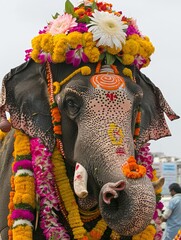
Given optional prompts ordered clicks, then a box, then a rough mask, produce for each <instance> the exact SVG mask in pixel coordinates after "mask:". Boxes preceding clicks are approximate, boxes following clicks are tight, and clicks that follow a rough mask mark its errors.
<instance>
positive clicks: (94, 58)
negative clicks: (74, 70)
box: [84, 47, 100, 63]
mask: <svg viewBox="0 0 181 240" xmlns="http://www.w3.org/2000/svg"><path fill="white" fill-rule="evenodd" d="M84 53H85V54H86V55H87V57H88V58H89V61H90V62H91V63H95V62H98V61H99V56H100V52H99V49H98V48H97V47H93V48H90V47H85V48H84Z"/></svg>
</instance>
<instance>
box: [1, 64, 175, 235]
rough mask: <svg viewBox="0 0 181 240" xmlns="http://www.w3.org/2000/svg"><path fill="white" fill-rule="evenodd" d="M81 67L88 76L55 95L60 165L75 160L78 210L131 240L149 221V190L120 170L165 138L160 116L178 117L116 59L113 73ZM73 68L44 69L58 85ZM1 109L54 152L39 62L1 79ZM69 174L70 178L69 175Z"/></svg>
mask: <svg viewBox="0 0 181 240" xmlns="http://www.w3.org/2000/svg"><path fill="white" fill-rule="evenodd" d="M81 66H82V65H81ZM86 66H89V67H90V69H91V73H90V75H86V76H85V75H81V74H80V73H78V74H75V75H74V76H73V75H72V77H69V78H70V80H69V81H68V82H66V83H65V84H63V85H62V86H61V90H60V92H59V93H57V95H56V97H55V99H56V102H57V104H58V107H59V110H60V111H61V117H62V119H61V125H62V143H63V149H64V154H65V159H66V160H65V161H66V163H67V168H72V167H73V168H74V167H75V165H76V163H79V164H81V165H82V166H83V167H84V168H85V169H86V172H87V176H88V183H87V188H88V189H87V190H88V195H87V196H86V197H85V198H84V199H78V202H79V205H80V206H81V208H83V209H91V208H93V207H95V206H96V205H98V206H99V208H100V212H101V215H102V218H103V219H104V220H105V221H106V223H107V224H108V226H109V227H110V228H111V229H113V230H115V231H117V232H118V233H120V234H121V235H122V236H132V235H135V234H137V233H139V232H140V231H142V230H143V229H145V227H146V226H147V225H148V224H149V222H150V220H151V219H152V216H153V213H154V210H155V192H154V188H153V185H152V183H151V181H150V180H149V178H148V177H147V176H146V175H144V176H142V177H140V178H138V179H133V178H129V177H127V176H126V175H125V174H124V172H123V166H125V164H126V163H127V160H128V159H129V158H130V156H135V154H136V152H137V151H138V150H139V148H140V147H141V146H142V145H143V144H144V143H146V142H147V141H149V140H150V139H155V140H156V139H159V138H161V137H165V136H168V135H170V131H169V129H168V127H167V124H166V121H165V118H164V112H165V113H166V114H167V115H168V117H169V118H170V119H171V120H173V119H176V118H178V116H177V115H176V114H175V113H174V112H173V111H172V110H171V108H170V107H169V105H168V104H167V102H166V101H165V99H164V98H163V96H162V94H161V92H160V90H159V89H158V88H157V87H156V86H155V85H154V84H153V83H152V82H151V81H150V80H149V79H148V78H147V77H146V76H145V75H143V74H142V73H141V72H140V71H139V70H138V69H136V68H135V69H133V72H134V73H135V75H134V81H133V80H131V79H130V78H129V77H126V76H124V75H123V74H122V69H123V65H122V64H121V63H120V62H115V66H116V68H117V71H116V73H115V72H114V71H113V70H112V68H111V67H110V66H102V68H101V70H100V71H99V73H95V72H96V65H95V64H91V63H89V64H86ZM73 70H75V69H74V68H73V67H72V66H70V65H67V64H65V63H61V64H51V72H52V77H53V80H54V81H56V82H60V83H61V82H64V79H67V76H69V75H70V73H71V72H73ZM1 111H2V114H3V112H4V111H8V112H9V113H10V116H11V123H12V126H13V127H14V128H17V129H21V130H22V131H23V132H25V133H26V134H27V135H29V136H30V137H40V138H41V140H42V141H43V142H44V144H45V145H46V146H47V147H48V148H49V149H50V150H51V151H53V148H54V145H55V137H54V134H53V126H52V121H51V114H50V107H49V99H48V92H47V81H46V68H45V65H41V64H37V63H35V62H34V61H32V60H30V61H29V62H27V63H25V64H23V65H21V66H19V67H18V68H15V69H13V70H11V72H10V73H9V74H7V75H6V76H5V78H4V81H3V89H2V99H1ZM138 111H139V112H141V114H142V116H141V122H140V134H139V136H138V138H137V139H135V140H134V138H133V136H134V130H135V124H136V116H137V113H138ZM70 166H71V167H70ZM68 174H69V177H70V179H72V177H71V173H70V171H68Z"/></svg>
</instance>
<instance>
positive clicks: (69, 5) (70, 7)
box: [65, 0, 74, 15]
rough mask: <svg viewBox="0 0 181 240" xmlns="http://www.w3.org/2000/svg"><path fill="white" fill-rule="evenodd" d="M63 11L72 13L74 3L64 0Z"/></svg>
mask: <svg viewBox="0 0 181 240" xmlns="http://www.w3.org/2000/svg"><path fill="white" fill-rule="evenodd" d="M65 12H66V13H69V14H72V15H73V14H74V5H73V4H72V3H71V2H70V1H69V0H67V1H66V2H65Z"/></svg>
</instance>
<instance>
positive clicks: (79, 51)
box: [25, 0, 154, 75]
mask: <svg viewBox="0 0 181 240" xmlns="http://www.w3.org/2000/svg"><path fill="white" fill-rule="evenodd" d="M153 52H154V47H153V45H152V43H151V42H150V40H149V38H148V37H146V36H143V35H142V33H141V32H140V30H139V29H138V27H137V24H136V21H135V20H134V19H132V18H127V17H125V16H124V15H123V14H122V12H121V11H114V10H113V9H112V4H109V3H104V2H98V1H95V0H84V1H83V3H81V4H80V5H79V6H78V7H74V6H73V4H72V3H71V2H70V1H69V0H67V1H66V3H65V13H64V14H63V15H60V14H59V13H56V15H55V16H53V19H52V21H50V22H49V23H48V25H47V26H45V27H44V29H43V30H41V31H39V35H38V36H36V37H34V38H33V39H32V49H29V50H26V58H25V60H29V58H32V59H33V60H34V61H35V62H38V63H44V62H46V61H49V62H53V63H61V62H66V63H67V64H73V66H75V67H78V66H79V64H80V63H81V61H83V62H91V63H96V62H98V61H100V60H105V62H106V64H113V63H114V62H115V60H118V61H120V62H121V63H122V64H123V65H127V66H131V65H135V66H136V67H137V68H139V69H140V68H142V67H146V66H148V65H149V63H150V56H151V54H152V53H153ZM123 73H124V74H125V75H127V74H126V71H125V72H123ZM128 75H129V74H128Z"/></svg>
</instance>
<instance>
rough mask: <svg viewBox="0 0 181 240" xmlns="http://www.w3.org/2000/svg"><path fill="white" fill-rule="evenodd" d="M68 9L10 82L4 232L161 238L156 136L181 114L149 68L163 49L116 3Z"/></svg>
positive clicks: (2, 174) (0, 212)
mask: <svg viewBox="0 0 181 240" xmlns="http://www.w3.org/2000/svg"><path fill="white" fill-rule="evenodd" d="M65 9H66V13H65V14H63V15H56V16H55V18H54V20H53V21H52V22H50V23H49V24H48V26H47V27H45V28H44V30H43V31H40V34H39V35H38V36H37V37H35V38H34V39H33V40H32V49H31V50H27V56H26V58H28V59H27V62H26V63H23V64H22V65H20V66H19V67H16V68H14V69H12V70H11V71H10V72H9V73H8V74H7V75H6V76H5V77H4V80H3V84H2V96H1V123H0V127H1V129H2V131H3V132H8V131H9V130H10V128H11V127H12V129H11V130H10V132H9V133H6V137H5V138H4V140H3V141H2V147H1V149H2V150H1V161H0V166H1V168H0V181H1V194H0V220H1V221H0V231H1V235H2V239H3V240H6V239H13V240H17V239H24V240H25V239H27V240H28V239H29V240H30V239H49V240H50V239H82V240H86V239H134V237H136V236H137V237H139V234H140V233H141V232H143V231H145V229H147V231H148V233H149V235H148V236H152V238H150V239H153V237H154V235H155V234H156V230H155V228H154V227H153V226H152V225H151V224H150V222H151V221H152V219H153V215H154V213H155V210H156V202H158V199H156V195H155V191H156V190H158V189H160V187H161V186H162V185H163V182H164V180H163V178H161V179H158V180H157V179H156V180H157V181H155V178H154V176H153V169H152V167H151V164H152V157H151V155H150V153H149V147H148V144H147V143H148V141H149V140H150V139H154V140H157V139H159V138H162V137H165V136H169V135H170V131H169V129H168V126H167V123H166V121H165V117H164V113H166V114H167V116H168V117H169V118H170V119H171V120H174V119H177V118H178V116H177V115H176V114H175V113H174V112H173V111H172V109H171V108H170V107H169V105H168V104H167V102H166V100H165V99H164V97H163V95H162V93H161V91H160V90H159V89H158V88H157V87H156V86H155V85H154V84H153V83H152V82H151V81H150V80H149V79H148V78H147V77H146V76H145V75H144V74H143V73H141V71H140V68H141V67H145V66H147V65H148V64H149V62H150V55H151V54H152V52H153V51H154V47H153V45H152V44H151V42H150V40H149V39H148V38H147V37H144V36H143V35H141V33H140V32H139V30H138V28H137V27H136V25H135V23H134V21H133V20H132V19H130V18H126V17H124V16H123V15H122V13H120V12H115V11H113V10H112V5H111V4H108V3H102V2H100V3H98V2H97V1H96V2H94V1H84V4H81V5H80V6H79V7H77V8H74V7H73V5H72V4H71V3H70V2H69V1H67V2H66V7H65ZM65 23H66V24H65ZM99 32H101V34H100V33H99ZM6 112H9V114H10V120H9V121H8V120H7V118H6V114H5V113H6ZM143 149H144V151H145V152H144V154H142V153H143ZM141 154H142V157H140V156H141ZM143 159H144V160H143ZM145 159H146V160H145ZM144 161H147V162H144ZM11 166H12V167H11ZM10 179H11V181H10ZM8 202H9V204H8ZM7 218H8V221H7ZM8 229H9V230H8ZM7 231H8V233H7ZM145 234H146V232H145ZM135 239H139V238H135ZM140 239H141V238H140Z"/></svg>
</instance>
